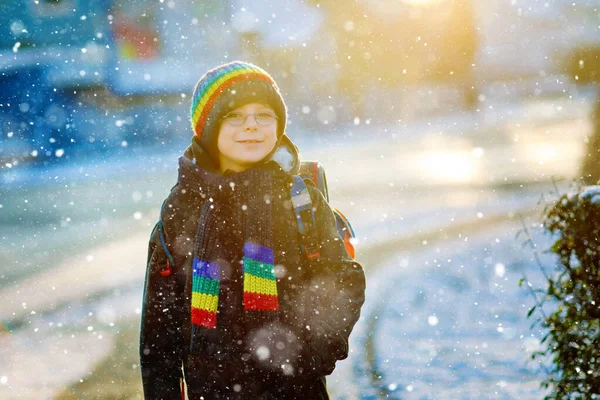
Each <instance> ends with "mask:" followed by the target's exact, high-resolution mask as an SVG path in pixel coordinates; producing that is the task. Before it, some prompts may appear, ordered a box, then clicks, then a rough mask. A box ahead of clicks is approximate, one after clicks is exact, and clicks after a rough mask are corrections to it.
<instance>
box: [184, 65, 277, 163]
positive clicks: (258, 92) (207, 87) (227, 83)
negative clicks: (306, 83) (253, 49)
mask: <svg viewBox="0 0 600 400" xmlns="http://www.w3.org/2000/svg"><path fill="white" fill-rule="evenodd" d="M252 102H257V103H266V104H268V105H269V106H271V107H272V108H273V111H275V114H276V115H277V117H279V120H278V122H277V123H278V126H277V135H278V137H281V136H282V135H283V133H284V132H285V126H286V119H287V109H286V106H285V103H284V101H283V98H282V97H281V93H280V92H279V88H278V87H277V84H276V83H275V81H274V80H273V78H272V77H271V76H270V75H269V74H268V73H267V72H266V71H265V70H263V69H262V68H260V67H257V66H256V65H253V64H250V63H247V62H243V61H233V62H230V63H227V64H223V65H220V66H218V67H216V68H214V69H211V70H210V71H208V72H207V73H206V74H204V76H202V78H200V80H199V81H198V83H197V84H196V87H195V88H194V94H193V95H192V105H191V108H190V119H191V122H192V129H193V130H194V137H193V138H192V140H193V141H195V142H196V143H197V144H199V145H200V146H201V147H202V148H203V149H204V151H205V152H207V153H208V155H209V156H210V157H211V158H212V159H213V161H215V162H216V163H218V160H219V153H218V148H217V139H218V137H217V136H218V129H219V121H220V119H221V118H222V117H223V116H224V115H225V114H227V113H228V112H230V111H231V110H234V109H236V108H238V107H241V106H243V105H244V104H248V103H252Z"/></svg>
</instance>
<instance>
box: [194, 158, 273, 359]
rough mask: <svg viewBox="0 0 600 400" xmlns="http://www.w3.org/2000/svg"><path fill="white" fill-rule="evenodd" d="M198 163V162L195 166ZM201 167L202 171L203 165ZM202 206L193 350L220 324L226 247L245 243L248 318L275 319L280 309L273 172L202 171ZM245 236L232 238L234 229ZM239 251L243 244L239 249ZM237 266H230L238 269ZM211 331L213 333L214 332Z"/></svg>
mask: <svg viewBox="0 0 600 400" xmlns="http://www.w3.org/2000/svg"><path fill="white" fill-rule="evenodd" d="M195 168H198V167H195ZM202 171H203V170H202ZM203 176H204V177H205V178H206V179H204V180H203V182H200V183H199V184H200V189H201V194H202V196H203V197H205V199H206V201H205V203H204V205H203V206H202V209H201V212H200V218H199V222H198V230H197V234H196V241H195V245H194V259H193V272H192V273H193V276H192V298H191V302H192V304H191V306H192V307H191V312H192V315H191V321H192V336H191V351H192V352H195V351H198V349H200V348H201V347H200V343H201V342H202V338H203V337H207V335H208V334H210V335H211V336H213V337H214V334H215V332H214V331H215V329H216V328H217V324H218V313H217V310H218V307H219V290H220V282H221V273H222V271H221V269H222V268H221V266H222V263H223V262H231V260H229V259H228V255H229V254H231V252H230V248H228V246H235V245H238V246H239V245H240V244H241V243H243V245H242V254H243V258H242V260H243V267H242V268H243V269H242V271H243V290H244V294H243V302H244V310H245V311H246V313H247V314H248V313H251V314H252V315H246V316H245V317H246V318H245V319H246V320H256V319H262V320H265V321H269V320H273V319H275V318H276V314H277V313H275V311H278V310H279V300H278V297H277V284H276V279H275V271H274V254H273V224H272V212H271V200H270V199H271V198H272V188H273V177H272V175H271V172H270V171H268V170H266V169H258V168H253V169H249V170H247V171H244V172H242V173H237V174H232V175H216V174H211V173H208V172H206V171H203ZM234 230H236V232H238V233H241V236H242V238H243V240H242V241H241V242H240V241H239V240H237V241H236V240H232V237H235V235H234V234H233V231H234ZM238 250H239V248H238ZM236 265H237V264H235V265H232V267H233V268H236ZM211 332H213V333H211Z"/></svg>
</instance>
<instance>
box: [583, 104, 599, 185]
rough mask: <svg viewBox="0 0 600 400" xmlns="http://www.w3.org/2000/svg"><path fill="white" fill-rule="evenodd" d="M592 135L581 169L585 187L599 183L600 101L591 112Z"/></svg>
mask: <svg viewBox="0 0 600 400" xmlns="http://www.w3.org/2000/svg"><path fill="white" fill-rule="evenodd" d="M591 118H592V125H593V130H592V135H591V137H590V138H589V141H588V144H587V146H586V151H585V153H584V156H583V163H582V167H581V175H582V176H581V178H582V180H583V182H584V183H585V184H587V185H595V184H597V183H598V182H599V181H600V99H598V100H597V101H596V104H595V106H594V108H593V110H592V115H591Z"/></svg>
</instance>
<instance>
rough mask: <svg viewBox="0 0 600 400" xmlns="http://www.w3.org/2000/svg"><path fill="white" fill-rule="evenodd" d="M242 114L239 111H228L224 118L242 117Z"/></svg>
mask: <svg viewBox="0 0 600 400" xmlns="http://www.w3.org/2000/svg"><path fill="white" fill-rule="evenodd" d="M243 116H244V115H243V114H242V113H240V112H230V113H229V114H227V115H226V116H225V118H242V117H243Z"/></svg>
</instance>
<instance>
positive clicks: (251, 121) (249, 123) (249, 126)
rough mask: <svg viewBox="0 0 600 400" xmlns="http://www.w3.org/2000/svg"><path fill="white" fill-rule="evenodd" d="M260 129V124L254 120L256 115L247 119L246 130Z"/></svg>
mask: <svg viewBox="0 0 600 400" xmlns="http://www.w3.org/2000/svg"><path fill="white" fill-rule="evenodd" d="M257 128H258V124H257V123H256V120H255V119H254V115H248V116H247V117H246V122H244V129H257Z"/></svg>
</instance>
